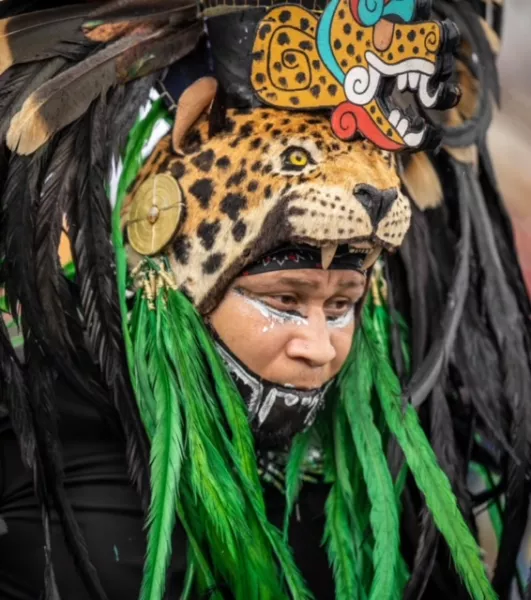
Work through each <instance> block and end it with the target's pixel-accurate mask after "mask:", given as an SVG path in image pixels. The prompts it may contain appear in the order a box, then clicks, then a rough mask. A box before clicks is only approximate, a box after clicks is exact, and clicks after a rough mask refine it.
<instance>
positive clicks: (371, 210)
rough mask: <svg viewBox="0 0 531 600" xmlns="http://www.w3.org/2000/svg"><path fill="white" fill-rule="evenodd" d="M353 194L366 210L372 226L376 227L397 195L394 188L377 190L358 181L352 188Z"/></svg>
mask: <svg viewBox="0 0 531 600" xmlns="http://www.w3.org/2000/svg"><path fill="white" fill-rule="evenodd" d="M354 196H356V198H357V199H358V200H359V201H360V203H361V204H362V205H363V207H364V208H365V210H366V211H367V213H368V215H369V217H370V219H371V223H372V226H373V227H374V228H375V229H376V227H378V223H380V221H381V220H382V219H383V218H384V217H385V216H386V215H387V213H388V212H389V209H390V208H391V206H392V205H393V203H394V201H395V200H396V199H397V197H398V193H397V191H396V190H393V189H390V190H379V189H377V188H375V187H374V186H372V185H367V184H365V183H360V184H358V185H357V186H356V187H355V188H354Z"/></svg>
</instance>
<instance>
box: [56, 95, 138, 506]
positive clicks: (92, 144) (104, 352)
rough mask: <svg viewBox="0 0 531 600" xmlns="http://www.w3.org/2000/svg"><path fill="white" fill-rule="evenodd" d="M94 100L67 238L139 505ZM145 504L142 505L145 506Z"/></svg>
mask: <svg viewBox="0 0 531 600" xmlns="http://www.w3.org/2000/svg"><path fill="white" fill-rule="evenodd" d="M105 109H106V105H105V100H104V99H103V98H100V99H99V100H97V101H96V102H95V103H94V104H93V105H92V108H91V111H90V113H89V114H87V116H86V117H85V119H84V122H83V126H81V127H80V128H79V131H78V134H77V137H76V143H75V148H74V153H75V154H76V156H79V157H80V160H81V164H80V165H79V168H78V170H77V177H76V193H75V194H74V196H73V198H72V200H73V201H72V203H71V204H70V205H69V206H68V207H67V211H68V222H69V224H70V230H69V237H70V239H71V243H72V251H73V255H74V261H75V264H76V269H77V278H78V282H79V286H80V304H81V308H82V312H83V316H84V322H85V327H86V331H87V338H88V346H89V349H90V351H91V353H92V357H93V360H94V362H95V363H96V364H97V365H99V368H100V370H101V373H102V376H103V380H104V382H105V383H106V385H107V386H108V387H109V389H110V390H111V392H112V395H113V399H114V403H115V407H116V409H117V410H118V413H119V415H120V419H121V422H122V425H123V428H124V432H125V438H126V452H127V458H128V465H129V470H130V475H131V477H132V478H133V481H134V482H135V484H136V486H137V488H138V490H139V492H140V494H141V497H142V500H143V502H144V503H147V502H148V499H149V444H148V441H147V437H146V433H145V430H144V427H143V425H142V421H141V419H140V414H139V410H138V406H137V404H136V400H135V397H134V393H133V390H132V388H131V383H130V381H129V372H128V368H127V363H126V353H125V348H124V345H123V339H122V322H121V314H120V307H119V303H118V292H117V287H116V277H115V269H114V253H113V248H112V244H111V206H110V202H109V198H108V196H107V193H106V190H105V181H106V180H107V174H108V173H107V168H108V164H109V162H110V160H109V146H108V145H107V144H106V140H107V137H108V129H109V124H108V121H107V118H106V114H105ZM146 505H147V504H146Z"/></svg>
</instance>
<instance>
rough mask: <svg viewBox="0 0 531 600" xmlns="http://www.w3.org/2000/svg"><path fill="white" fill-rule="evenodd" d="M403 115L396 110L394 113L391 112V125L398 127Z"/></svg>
mask: <svg viewBox="0 0 531 600" xmlns="http://www.w3.org/2000/svg"><path fill="white" fill-rule="evenodd" d="M401 116H402V115H401V114H400V111H399V110H398V109H397V108H395V109H394V110H393V111H391V114H390V115H389V123H391V125H392V126H393V127H396V126H397V125H398V123H399V121H400V117H401Z"/></svg>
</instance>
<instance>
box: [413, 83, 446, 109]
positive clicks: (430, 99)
mask: <svg viewBox="0 0 531 600" xmlns="http://www.w3.org/2000/svg"><path fill="white" fill-rule="evenodd" d="M429 82H430V78H429V76H428V75H421V76H420V85H419V91H418V95H419V100H420V101H421V102H422V105H423V106H425V107H426V108H432V107H433V106H435V104H436V102H437V100H438V98H439V96H440V95H441V91H442V84H439V86H438V87H437V89H436V90H435V92H434V93H433V94H430V92H429V90H428V85H429Z"/></svg>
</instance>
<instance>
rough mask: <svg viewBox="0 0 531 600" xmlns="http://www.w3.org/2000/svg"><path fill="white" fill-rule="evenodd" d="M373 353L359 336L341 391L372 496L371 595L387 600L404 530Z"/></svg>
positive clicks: (391, 591)
mask: <svg viewBox="0 0 531 600" xmlns="http://www.w3.org/2000/svg"><path fill="white" fill-rule="evenodd" d="M368 359H369V361H370V353H369V352H368V351H367V349H366V347H365V340H364V337H363V336H360V335H358V336H356V340H355V346H354V359H353V361H352V362H351V364H349V365H348V366H347V368H346V369H345V370H344V371H343V374H342V377H341V384H340V385H341V391H342V398H343V404H344V406H345V410H346V413H347V416H348V419H349V423H350V428H351V430H352V434H353V438H354V444H355V446H356V452H357V455H358V457H359V460H360V463H361V466H362V469H363V474H364V478H365V482H366V485H367V492H368V495H369V499H370V504H371V507H370V524H371V528H372V534H373V537H374V548H373V557H372V562H373V569H374V576H373V581H372V585H371V590H370V595H369V598H370V599H371V600H386V599H389V598H391V597H392V596H393V592H394V589H395V588H396V576H397V567H398V562H399V557H400V550H399V547H400V533H399V520H398V511H397V507H396V500H395V493H394V488H393V481H392V479H391V474H390V472H389V468H388V465H387V461H386V458H385V454H384V451H383V445H382V438H381V436H380V432H379V431H378V429H377V428H376V426H375V424H374V420H373V414H372V409H371V397H372V389H373V381H372V373H371V369H370V368H367V364H369V365H370V362H368Z"/></svg>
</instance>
